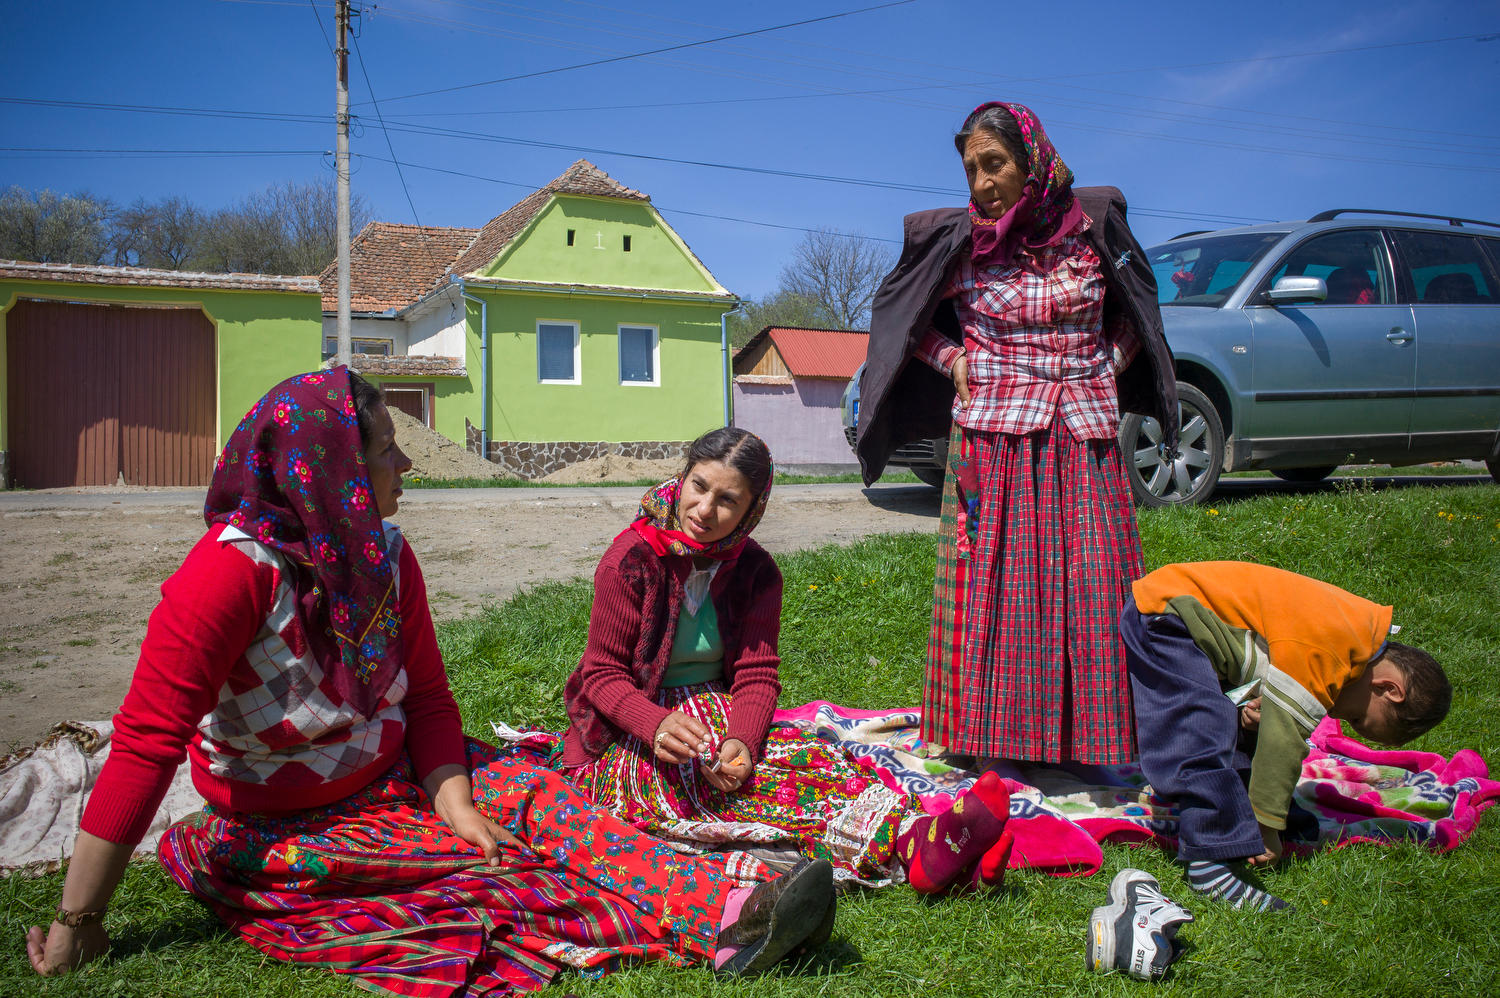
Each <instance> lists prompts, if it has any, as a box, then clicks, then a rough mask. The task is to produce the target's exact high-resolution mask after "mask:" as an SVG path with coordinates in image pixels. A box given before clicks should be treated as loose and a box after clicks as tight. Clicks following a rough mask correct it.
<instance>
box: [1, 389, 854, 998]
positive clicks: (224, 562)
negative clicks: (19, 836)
mask: <svg viewBox="0 0 1500 998" xmlns="http://www.w3.org/2000/svg"><path fill="white" fill-rule="evenodd" d="M410 467H411V462H410V461H409V460H407V458H406V455H404V454H403V453H402V452H401V450H400V448H399V447H398V446H397V445H396V440H395V427H394V425H393V424H392V422H391V417H390V414H389V412H387V410H386V408H385V406H384V404H383V403H382V401H381V396H380V392H379V391H378V390H377V389H375V388H373V387H372V386H371V385H369V384H368V383H366V382H365V381H363V380H362V379H361V378H359V377H358V376H357V375H351V374H349V372H348V371H347V370H346V369H344V368H342V367H338V368H334V369H333V370H331V371H326V372H322V371H320V372H314V373H312V374H304V375H300V376H298V377H295V378H291V379H289V380H287V381H284V382H282V383H281V384H279V385H277V386H276V387H275V388H273V389H272V390H271V391H270V392H269V393H268V394H267V395H266V396H265V397H264V398H262V399H261V400H260V402H258V403H257V404H256V406H255V408H253V409H252V410H251V411H250V412H249V414H248V415H246V417H245V419H244V421H243V422H241V423H240V425H239V428H238V429H236V430H235V432H234V434H233V436H232V437H231V438H230V440H229V443H228V445H227V446H226V447H225V448H224V453H223V454H222V455H221V456H220V458H219V460H218V464H217V465H216V467H215V470H214V475H213V481H212V484H211V485H210V486H209V491H208V503H207V506H206V508H205V511H204V513H205V519H206V520H207V521H208V527H209V529H208V533H207V534H205V535H204V537H203V539H202V540H201V541H199V542H198V544H197V546H196V547H194V548H193V550H192V552H191V553H190V554H189V555H188V557H187V560H186V561H184V562H183V565H182V567H181V568H180V569H179V570H178V571H177V572H176V574H174V575H173V576H172V577H171V578H170V579H168V580H167V581H166V582H165V583H164V584H163V585H162V601H161V604H160V605H159V606H158V607H157V609H156V610H155V612H154V613H152V615H151V621H150V623H149V625H148V626H147V631H146V638H145V641H144V642H143V644H142V646H141V657H140V661H139V663H138V664H137V666H136V672H135V676H134V678H133V679H132V681H131V686H130V691H129V693H128V694H127V695H126V698H125V703H124V705H123V706H122V707H121V709H120V713H119V714H118V715H116V717H115V733H114V747H113V750H112V751H111V754H110V756H109V759H108V761H107V762H106V764H105V766H104V769H103V771H102V772H101V773H100V776H99V780H98V783H97V784H96V786H95V788H94V791H93V793H92V795H91V796H90V798H89V802H88V806H87V808H86V810H85V812H84V815H83V821H82V831H81V832H80V833H79V836H78V842H77V845H76V847H75V851H74V856H73V861H72V863H71V865H70V866H69V867H68V875H67V879H66V882H65V884H64V887H63V895H62V901H61V906H60V907H59V909H58V913H57V919H56V920H55V921H54V922H53V923H52V926H51V928H50V930H49V931H48V932H46V933H45V934H44V933H43V932H42V930H41V929H40V928H34V929H32V930H31V932H30V933H29V935H28V938H27V949H28V951H29V953H30V958H31V963H32V966H33V967H34V968H35V969H36V971H37V972H38V973H41V974H50V973H54V972H57V971H60V970H65V969H68V968H71V967H77V966H79V965H80V964H83V963H86V962H88V961H89V960H92V959H94V958H95V957H98V956H99V955H101V954H102V953H103V952H104V951H105V950H106V949H107V948H108V946H109V937H108V936H107V935H106V933H105V929H104V924H103V919H104V909H105V906H106V904H107V903H108V902H109V899H110V896H111V895H112V894H113V892H114V889H115V887H116V885H118V883H119V881H120V878H121V876H122V874H123V872H124V868H125V864H126V862H127V861H128V860H129V858H130V854H131V852H132V850H133V847H134V845H135V843H137V842H139V841H140V838H141V836H142V834H143V832H144V830H145V828H146V826H147V824H148V823H149V821H150V820H151V817H152V816H153V814H154V813H155V811H156V809H157V806H158V805H159V803H160V801H161V799H162V796H163V794H164V793H165V791H166V789H167V785H168V782H169V781H170V779H171V777H172V773H173V771H174V770H175V769H176V768H177V766H178V765H179V764H180V763H181V761H182V758H183V755H184V753H186V754H187V755H188V756H189V757H190V759H191V762H192V774H193V783H194V785H195V786H196V787H197V789H198V790H199V792H200V793H202V795H203V797H204V799H205V800H206V801H207V802H208V806H207V807H206V808H205V809H204V810H203V812H202V813H201V814H199V815H195V816H193V817H191V818H188V819H186V820H184V821H182V822H179V823H178V824H176V825H173V826H172V827H171V828H170V829H168V831H167V833H166V834H165V835H164V836H163V838H162V841H161V845H160V848H159V855H160V858H161V861H162V864H163V865H164V866H165V867H166V869H167V872H168V874H169V875H170V876H171V877H172V878H173V879H174V880H176V881H177V883H178V884H180V885H181V886H182V887H183V889H185V890H187V891H190V892H192V893H193V894H195V895H196V896H198V897H199V898H201V899H202V900H203V901H205V902H206V903H207V904H209V905H210V906H211V907H212V908H213V909H214V910H215V911H216V912H217V913H218V914H219V916H220V917H221V918H223V919H224V921H225V922H227V923H228V924H229V925H230V926H231V927H232V928H234V929H235V930H236V931H237V932H238V933H239V934H240V936H241V937H242V938H244V939H245V941H247V942H248V943H250V944H251V945H252V946H255V947H256V948H257V949H260V950H262V951H263V952H266V953H268V954H270V955H272V956H275V957H279V958H282V959H287V960H294V961H299V962H305V963H312V964H321V965H323V966H326V967H328V968H329V969H332V970H335V971H338V972H342V973H353V974H358V975H360V977H361V979H362V983H364V984H366V985H367V986H369V987H372V988H375V989H377V990H384V991H389V992H393V993H396V994H403V995H438V994H443V995H449V994H470V993H473V994H490V993H510V992H513V991H524V990H535V989H537V988H540V987H543V986H545V984H546V983H547V982H548V981H550V980H551V979H552V977H553V976H554V975H555V974H556V972H557V971H558V970H559V969H560V968H562V967H569V966H571V967H575V968H580V969H582V968H595V969H606V968H608V967H610V966H612V965H614V964H615V963H617V962H619V961H620V960H622V959H627V958H633V959H651V960H662V961H666V962H670V963H675V964H678V965H684V966H685V965H688V964H691V963H695V962H713V963H715V964H716V965H718V966H720V967H721V968H723V969H725V970H727V971H729V972H739V971H757V970H761V969H765V968H766V967H768V966H770V965H771V964H772V963H774V962H776V961H777V960H778V959H780V958H781V957H782V956H784V955H785V954H786V953H787V952H789V951H790V950H791V949H792V948H793V947H794V946H796V945H798V944H799V943H802V942H803V941H804V940H805V939H806V938H807V936H808V935H809V934H810V933H812V932H813V931H814V930H815V929H817V928H818V927H819V926H820V925H821V924H822V922H823V921H824V919H825V918H826V917H827V914H828V912H829V911H830V910H831V907H832V904H833V878H832V871H831V869H830V868H829V866H828V864H826V863H824V864H812V865H809V866H806V867H803V868H800V869H799V870H798V871H796V873H795V874H791V875H788V876H785V877H782V878H781V879H779V880H777V881H775V882H772V883H770V884H767V885H763V886H762V887H760V888H757V889H756V890H755V891H753V892H752V891H748V890H742V889H738V888H735V886H734V883H735V881H734V880H733V879H731V878H730V877H729V876H727V875H726V873H725V872H724V869H723V864H722V862H720V863H719V864H718V865H717V866H715V865H712V864H710V863H709V862H707V861H700V860H698V859H695V858H692V857H683V856H681V855H680V854H677V853H675V852H673V851H672V850H671V849H670V848H668V847H667V846H666V845H665V844H664V843H661V842H659V841H657V840H654V839H651V838H649V837H647V836H645V835H642V834H640V833H639V832H637V831H636V830H635V829H633V828H631V827H630V826H628V825H626V824H625V823H623V822H621V821H619V820H618V819H616V818H614V817H612V816H610V815H607V814H603V813H601V812H599V811H596V810H594V809H592V808H590V807H589V805H588V803H587V802H586V801H584V800H583V799H582V798H581V797H579V795H578V794H577V792H576V791H575V790H574V789H573V788H572V787H571V786H569V784H568V783H567V782H566V781H565V780H563V779H562V778H561V777H559V776H558V775H556V774H555V773H552V772H550V771H548V770H546V769H541V768H536V767H532V766H528V765H523V764H521V763H518V762H515V761H513V760H512V759H511V758H510V757H509V756H508V755H506V754H503V753H501V752H499V751H497V750H495V749H493V748H491V747H489V746H487V745H483V744H481V743H478V742H474V741H469V742H466V741H465V739H464V736H463V731H462V729H461V727H460V725H459V716H458V708H457V706H456V704H455V703H454V700H453V695H452V693H451V691H450V689H449V687H448V680H447V675H446V673H445V672H444V669H443V661H442V658H441V657H440V656H439V653H438V648H437V643H436V640H435V638H434V635H433V627H432V618H431V615H430V614H429V612H428V606H427V595H426V589H425V587H424V585H423V582H422V572H421V569H420V568H418V567H417V561H416V558H415V556H414V555H413V554H412V552H411V548H410V547H408V546H407V545H406V544H405V543H404V542H403V540H402V537H401V533H400V531H399V530H398V529H397V528H396V527H394V526H392V525H390V524H387V523H384V522H383V521H382V517H385V516H390V515H391V514H393V513H395V512H396V507H397V501H398V499H399V497H400V495H401V475H402V473H403V472H405V471H407V470H409V469H410Z"/></svg>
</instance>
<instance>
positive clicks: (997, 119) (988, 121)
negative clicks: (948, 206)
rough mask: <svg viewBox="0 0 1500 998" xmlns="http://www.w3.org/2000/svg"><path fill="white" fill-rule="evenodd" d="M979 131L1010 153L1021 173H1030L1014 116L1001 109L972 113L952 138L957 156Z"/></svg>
mask: <svg viewBox="0 0 1500 998" xmlns="http://www.w3.org/2000/svg"><path fill="white" fill-rule="evenodd" d="M979 129H983V130H984V131H986V132H988V133H990V134H991V135H993V136H994V137H995V138H996V139H998V140H999V141H1000V144H1001V145H1003V146H1005V151H1006V152H1008V153H1010V158H1011V159H1013V160H1015V161H1016V166H1017V167H1019V168H1020V170H1021V172H1022V173H1028V172H1030V167H1031V157H1030V156H1027V155H1026V143H1025V142H1023V141H1022V139H1021V125H1020V123H1019V122H1017V121H1016V116H1015V115H1013V114H1011V113H1010V112H1009V111H1007V110H1006V109H1005V108H1003V107H987V108H985V109H984V110H982V111H974V112H971V113H970V114H969V116H968V117H967V118H965V119H964V125H963V127H962V128H960V129H959V130H958V131H957V133H955V134H954V136H953V146H954V148H956V149H957V150H958V154H959V155H960V156H962V155H963V154H964V147H965V146H967V145H968V144H969V137H970V136H971V135H973V134H974V133H975V132H976V131H978V130H979Z"/></svg>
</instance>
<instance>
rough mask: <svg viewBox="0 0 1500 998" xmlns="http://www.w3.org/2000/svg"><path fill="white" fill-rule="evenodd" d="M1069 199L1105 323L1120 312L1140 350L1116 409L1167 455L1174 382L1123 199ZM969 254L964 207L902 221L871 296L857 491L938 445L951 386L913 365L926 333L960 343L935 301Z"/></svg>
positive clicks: (949, 314) (1094, 191)
mask: <svg viewBox="0 0 1500 998" xmlns="http://www.w3.org/2000/svg"><path fill="white" fill-rule="evenodd" d="M1073 194H1074V196H1075V197H1077V198H1078V201H1079V203H1080V204H1082V205H1083V210H1084V212H1085V213H1086V214H1087V215H1088V216H1089V218H1090V219H1091V220H1092V222H1093V224H1091V225H1090V226H1089V229H1088V231H1087V232H1086V233H1085V236H1086V237H1087V238H1088V241H1089V244H1090V245H1091V246H1093V247H1094V252H1096V253H1098V254H1099V261H1100V269H1101V271H1102V272H1103V275H1104V280H1105V289H1106V290H1105V295H1104V316H1105V321H1106V322H1108V321H1109V320H1110V319H1111V318H1112V317H1113V316H1114V314H1115V313H1117V312H1123V313H1124V316H1125V319H1126V321H1128V322H1129V323H1131V325H1133V326H1134V327H1135V330H1136V334H1137V336H1138V337H1139V338H1140V341H1141V351H1140V353H1139V354H1137V355H1136V358H1135V360H1134V361H1132V362H1131V364H1130V366H1129V367H1127V368H1126V369H1125V370H1124V371H1123V372H1122V373H1121V374H1120V376H1119V378H1118V379H1117V384H1118V389H1119V397H1120V409H1121V411H1122V412H1138V413H1141V414H1143V415H1146V416H1153V417H1155V418H1156V419H1157V420H1158V421H1159V422H1160V423H1161V424H1162V427H1163V429H1164V430H1165V435H1166V439H1167V441H1168V444H1169V446H1176V443H1177V381H1176V374H1175V372H1174V369H1173V366H1172V351H1171V350H1170V349H1169V348H1168V347H1167V341H1166V337H1165V336H1164V335H1163V334H1162V326H1161V309H1160V308H1159V307H1158V306H1157V301H1156V278H1155V277H1154V276H1152V273H1151V267H1150V264H1149V263H1148V261H1147V260H1146V252H1145V250H1143V249H1142V248H1141V245H1140V243H1138V242H1136V239H1135V235H1134V234H1133V233H1131V231H1130V226H1129V225H1127V224H1126V222H1125V196H1124V195H1123V194H1121V193H1120V191H1119V190H1118V189H1117V188H1114V187H1077V188H1074V189H1073ZM967 252H969V213H968V210H967V209H966V208H936V209H933V210H931V211H919V212H916V213H914V214H911V215H907V216H906V223H905V245H904V246H903V247H902V249H901V258H900V259H899V260H898V261H897V262H896V267H895V269H894V270H892V271H891V272H890V273H889V274H887V275H886V278H885V280H884V281H883V282H882V283H881V285H880V290H878V291H877V292H876V293H875V304H874V308H873V311H872V314H871V317H870V346H869V354H868V358H867V359H866V361H865V373H864V377H863V380H861V382H860V397H859V430H858V436H857V437H856V441H855V446H854V449H855V453H856V454H857V455H858V457H859V463H860V467H861V469H862V471H863V473H864V479H865V483H866V484H869V483H871V482H873V481H875V479H877V478H879V477H880V473H881V472H882V471H884V470H885V463H886V461H887V459H889V458H890V456H891V452H892V451H894V450H895V449H896V448H897V447H900V446H901V445H902V444H906V443H910V442H911V441H913V440H920V439H922V438H924V437H945V436H947V435H948V429H949V425H950V423H951V417H950V411H951V409H952V407H953V393H954V389H953V382H952V381H951V380H949V379H948V378H945V377H943V376H942V375H941V374H939V373H937V372H936V371H934V370H933V369H932V368H930V367H928V366H927V365H926V364H924V363H923V362H922V361H920V360H917V359H916V357H915V354H916V350H917V345H918V344H919V343H920V342H921V341H922V336H923V334H924V333H925V332H926V331H927V328H928V327H929V326H935V327H936V328H937V330H938V331H939V332H940V333H942V334H943V335H944V336H947V337H948V338H949V339H951V340H953V341H954V342H955V343H962V342H963V333H962V331H961V330H960V329H959V324H958V315H957V313H956V312H955V311H954V308H953V302H952V301H951V300H945V299H943V298H941V297H940V296H941V295H942V291H943V288H944V286H945V285H946V284H947V279H948V275H949V274H951V273H952V271H953V267H954V265H955V263H956V262H957V260H958V259H959V254H960V253H967Z"/></svg>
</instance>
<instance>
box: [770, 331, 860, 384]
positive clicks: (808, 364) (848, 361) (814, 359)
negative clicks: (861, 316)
mask: <svg viewBox="0 0 1500 998" xmlns="http://www.w3.org/2000/svg"><path fill="white" fill-rule="evenodd" d="M766 332H767V333H768V334H769V335H770V337H771V342H772V343H774V344H776V352H777V353H779V354H781V359H782V361H784V362H785V363H786V366H787V369H788V370H789V371H791V372H792V376H793V377H796V378H843V379H848V378H852V377H854V372H855V371H857V370H859V365H861V364H863V363H864V362H865V351H866V350H868V349H869V345H870V334H869V333H867V332H863V331H861V330H858V329H794V328H791V327H787V326H772V327H770V329H768V330H766Z"/></svg>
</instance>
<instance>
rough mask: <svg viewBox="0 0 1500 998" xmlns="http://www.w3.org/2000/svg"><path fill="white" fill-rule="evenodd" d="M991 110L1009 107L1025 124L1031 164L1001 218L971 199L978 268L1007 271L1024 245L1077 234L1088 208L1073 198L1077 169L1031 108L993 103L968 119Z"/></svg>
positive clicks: (1034, 245)
mask: <svg viewBox="0 0 1500 998" xmlns="http://www.w3.org/2000/svg"><path fill="white" fill-rule="evenodd" d="M992 107H998V108H1004V109H1005V110H1006V111H1007V112H1009V113H1010V115H1011V117H1013V118H1015V119H1016V124H1017V125H1019V126H1020V129H1021V145H1022V147H1023V148H1024V149H1025V150H1026V163H1025V164H1017V165H1024V166H1025V168H1026V171H1027V172H1026V182H1025V184H1024V185H1023V186H1022V188H1021V196H1020V197H1019V198H1017V199H1016V203H1015V204H1013V205H1011V206H1010V209H1009V210H1008V211H1007V212H1006V213H1005V214H1004V215H1002V216H1000V217H999V218H986V217H985V214H984V212H982V211H980V210H979V206H978V205H976V204H975V203H974V199H973V198H970V199H969V221H970V222H971V223H973V242H972V244H971V248H970V252H971V254H972V256H973V259H974V263H975V265H977V266H989V267H1004V266H1009V265H1010V264H1011V263H1013V262H1014V261H1015V258H1016V251H1017V250H1019V249H1020V248H1021V247H1023V246H1025V247H1026V248H1028V249H1041V248H1042V247H1043V246H1051V245H1052V244H1053V243H1056V242H1058V241H1059V240H1061V239H1062V238H1063V237H1064V236H1067V235H1069V234H1070V233H1072V231H1073V230H1074V229H1075V228H1077V226H1078V222H1079V220H1080V219H1082V218H1083V208H1082V207H1081V206H1080V205H1079V204H1078V200H1077V199H1076V198H1074V197H1073V171H1072V170H1070V169H1068V166H1067V164H1066V163H1064V162H1063V161H1062V157H1061V156H1059V155H1058V154H1057V150H1056V149H1055V148H1053V146H1052V140H1050V139H1048V138H1047V133H1046V131H1044V130H1043V128H1042V123H1041V122H1040V121H1038V120H1037V116H1036V115H1035V114H1033V113H1032V111H1031V108H1029V107H1027V106H1025V105H1024V104H1006V103H1002V102H1000V101H990V102H989V103H988V104H981V105H979V106H978V107H976V108H975V109H974V110H973V111H970V112H969V118H973V117H974V116H975V115H976V114H978V113H979V112H981V111H986V110H988V109H990V108H992ZM966 120H967V119H966Z"/></svg>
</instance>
